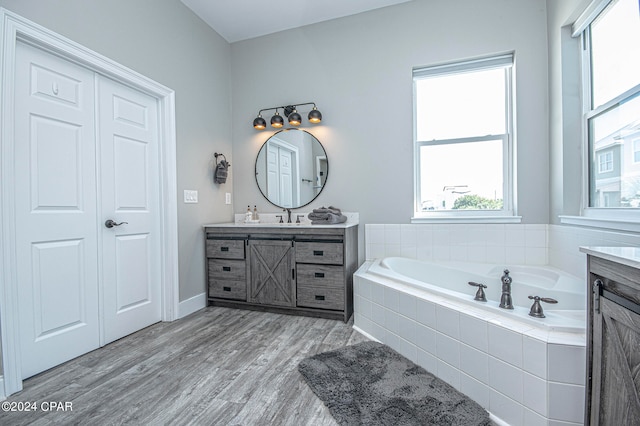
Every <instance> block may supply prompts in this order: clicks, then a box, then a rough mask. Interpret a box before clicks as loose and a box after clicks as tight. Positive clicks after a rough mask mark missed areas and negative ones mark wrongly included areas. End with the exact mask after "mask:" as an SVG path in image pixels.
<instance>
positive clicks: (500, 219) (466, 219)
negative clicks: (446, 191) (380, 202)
mask: <svg viewBox="0 0 640 426" xmlns="http://www.w3.org/2000/svg"><path fill="white" fill-rule="evenodd" d="M520 222H522V216H453V215H452V216H430V217H412V218H411V223H520Z"/></svg>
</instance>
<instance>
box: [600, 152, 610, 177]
mask: <svg viewBox="0 0 640 426" xmlns="http://www.w3.org/2000/svg"><path fill="white" fill-rule="evenodd" d="M611 171H613V152H612V151H608V152H604V153H602V154H598V173H607V172H611Z"/></svg>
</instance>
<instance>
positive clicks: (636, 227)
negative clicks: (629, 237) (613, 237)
mask: <svg viewBox="0 0 640 426" xmlns="http://www.w3.org/2000/svg"><path fill="white" fill-rule="evenodd" d="M558 217H559V218H560V223H562V224H565V225H575V226H584V227H589V228H600V229H609V230H612V231H627V232H638V233H640V221H637V220H631V219H603V218H596V217H586V216H562V215H561V216H558Z"/></svg>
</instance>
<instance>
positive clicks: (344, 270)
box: [204, 223, 358, 322]
mask: <svg viewBox="0 0 640 426" xmlns="http://www.w3.org/2000/svg"><path fill="white" fill-rule="evenodd" d="M204 230H205V233H206V239H205V244H206V247H205V253H206V256H207V281H208V283H207V288H208V293H207V299H208V303H209V305H214V306H226V307H232V308H243V309H254V310H263V311H271V312H278V313H286V314H296V315H308V316H314V317H323V318H331V319H340V320H342V321H344V322H347V321H348V320H349V318H350V317H351V314H352V313H353V273H354V272H355V271H356V269H357V263H358V225H357V223H345V224H339V225H329V226H324V225H323V226H313V225H305V224H295V223H293V224H287V223H284V224H278V223H274V224H259V225H245V224H232V223H229V224H214V225H205V226H204Z"/></svg>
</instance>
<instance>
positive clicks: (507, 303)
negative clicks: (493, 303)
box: [500, 269, 513, 309]
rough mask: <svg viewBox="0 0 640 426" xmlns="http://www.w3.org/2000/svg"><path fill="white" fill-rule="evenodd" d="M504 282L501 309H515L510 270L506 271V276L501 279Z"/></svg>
mask: <svg viewBox="0 0 640 426" xmlns="http://www.w3.org/2000/svg"><path fill="white" fill-rule="evenodd" d="M500 281H502V296H501V297H500V307H501V308H503V309H513V300H512V299H511V281H512V279H511V277H510V276H509V270H508V269H505V270H504V275H503V276H502V278H500Z"/></svg>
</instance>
